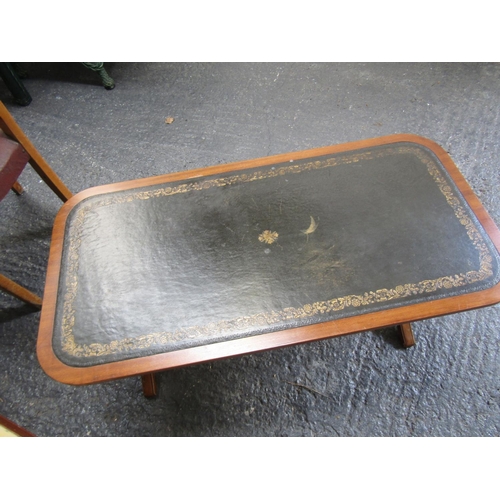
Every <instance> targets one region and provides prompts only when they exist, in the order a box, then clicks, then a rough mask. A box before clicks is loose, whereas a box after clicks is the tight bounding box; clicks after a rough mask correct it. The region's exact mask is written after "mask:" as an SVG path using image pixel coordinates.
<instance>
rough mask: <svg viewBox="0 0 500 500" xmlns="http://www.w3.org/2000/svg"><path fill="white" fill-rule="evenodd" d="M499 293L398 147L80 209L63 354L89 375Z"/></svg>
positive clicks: (473, 247) (413, 152) (439, 177)
mask: <svg viewBox="0 0 500 500" xmlns="http://www.w3.org/2000/svg"><path fill="white" fill-rule="evenodd" d="M498 281H499V256H498V253H497V251H496V249H495V248H494V246H493V244H492V243H491V241H490V239H489V238H488V236H487V235H486V233H485V232H484V230H483V228H482V226H481V225H480V224H479V223H478V221H477V220H476V218H475V215H474V214H473V213H472V211H471V210H470V209H469V207H468V205H467V203H466V202H465V200H464V199H463V197H462V195H461V194H460V193H459V191H458V190H457V189H456V187H455V186H454V184H453V182H452V180H451V179H450V178H449V176H448V174H447V172H446V171H445V169H444V168H443V167H442V165H441V164H440V162H439V160H438V159H437V157H436V156H435V155H434V154H433V153H432V152H431V151H430V150H428V149H426V148H425V147H423V146H420V145H417V144H413V143H397V144H392V145H386V146H378V147H373V148H369V149H363V150H357V151H351V152H347V153H338V154H335V155H329V156H323V157H315V158H311V159H305V160H300V161H294V162H289V163H286V164H276V165H271V166H264V167H258V168H254V169H249V170H244V171H235V172H229V173H225V174H221V175H217V176H210V177H201V178H195V179H192V180H187V181H186V180H185V181H182V182H175V183H168V184H160V185H154V186H150V187H145V188H140V189H133V190H126V191H119V192H115V193H108V194H102V195H97V196H93V197H90V198H87V199H85V200H83V201H82V202H80V203H79V204H78V205H76V206H75V207H74V208H73V210H72V212H71V213H70V215H69V217H68V219H67V225H66V235H65V245H64V251H63V260H62V268H61V278H60V288H59V295H58V303H57V310H56V321H55V333H54V337H53V343H54V344H53V347H54V352H55V353H56V355H57V356H58V357H59V358H60V359H61V360H62V361H63V362H64V363H65V364H67V365H70V366H90V365H94V364H100V363H106V362H110V361H115V360H121V359H129V358H134V357H139V356H147V355H151V354H155V353H161V352H167V351H173V350H179V349H183V348H187V347H191V346H198V345H203V344H208V343H214V342H221V341H224V340H228V339H235V338H241V337H245V336H251V335H258V334H262V333H266V332H271V331H276V330H283V329H288V328H293V327H295V326H301V325H308V324H312V323H318V322H323V321H330V320H334V319H337V318H342V317H346V316H352V315H357V314H363V313H367V312H372V311H378V310H382V309H389V308H394V307H398V306H401V305H407V304H412V303H417V302H422V301H428V300H432V299H438V298H442V297H448V296H453V295H458V294H463V293H468V292H472V291H476V290H483V289H486V288H489V287H491V286H493V285H494V284H496V283H497V282H498Z"/></svg>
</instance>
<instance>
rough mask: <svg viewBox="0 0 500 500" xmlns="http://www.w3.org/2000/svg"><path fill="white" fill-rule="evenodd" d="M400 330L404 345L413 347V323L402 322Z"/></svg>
mask: <svg viewBox="0 0 500 500" xmlns="http://www.w3.org/2000/svg"><path fill="white" fill-rule="evenodd" d="M398 328H399V332H400V333H401V337H402V339H403V347H412V346H414V345H415V337H414V336H413V329H412V327H411V323H401V324H400V325H398Z"/></svg>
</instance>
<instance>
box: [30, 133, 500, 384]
mask: <svg viewBox="0 0 500 500" xmlns="http://www.w3.org/2000/svg"><path fill="white" fill-rule="evenodd" d="M398 142H411V143H414V144H419V145H422V146H425V147H427V148H428V149H429V150H431V151H432V152H433V153H434V154H435V155H436V156H437V158H438V159H439V160H440V162H441V163H442V165H443V166H444V167H445V169H446V170H447V172H448V173H449V175H450V177H451V179H452V180H453V182H454V183H455V186H456V187H457V189H458V190H459V191H460V192H461V194H462V195H463V197H464V198H465V200H466V201H467V203H468V205H469V206H470V208H471V210H472V211H473V212H474V214H475V215H476V217H477V219H478V221H479V222H480V224H481V225H482V227H483V228H484V230H485V231H486V233H487V234H488V236H489V237H490V239H491V240H492V242H493V244H494V245H495V247H496V248H497V250H499V251H500V231H499V230H498V228H497V227H496V225H495V223H494V222H493V220H492V219H491V218H490V216H489V215H488V214H487V212H486V210H485V209H484V208H483V206H482V205H481V203H480V201H479V199H478V198H477V197H476V196H475V194H474V193H473V192H472V189H471V188H470V186H469V185H468V183H467V182H466V180H465V179H464V177H463V176H462V174H461V173H460V172H459V170H458V169H457V167H456V166H455V164H454V162H453V161H452V159H451V158H450V156H449V155H448V154H447V153H446V151H445V150H444V149H443V148H441V147H440V146H439V145H438V144H436V143H434V142H433V141H431V140H429V139H426V138H423V137H420V136H417V135H410V134H397V135H391V136H386V137H381V138H375V139H368V140H363V141H358V142H352V143H347V144H341V145H337V146H328V147H323V148H316V149H310V150H306V151H300V152H295V153H287V154H281V155H275V156H269V157H264V158H258V159H254V160H247V161H241V162H236V163H230V164H227V165H218V166H213V167H207V168H203V169H197V170H190V171H186V172H178V173H173V174H166V175H160V176H156V177H150V178H145V179H139V180H134V181H127V182H120V183H116V184H109V185H104V186H98V187H94V188H90V189H87V190H85V191H82V192H81V193H78V194H77V195H75V196H73V197H72V198H70V199H69V201H67V202H66V203H65V204H64V206H63V207H62V208H61V210H60V212H59V213H58V215H57V217H56V220H55V223H54V229H53V234H52V243H51V249H50V256H49V264H48V270H47V278H46V284H45V292H44V297H43V306H42V313H41V319H40V328H39V335H38V344H37V354H38V359H39V361H40V364H41V366H42V368H43V369H44V370H45V372H46V373H47V374H48V375H49V376H51V377H52V378H54V379H55V380H57V381H60V382H63V383H67V384H74V385H83V384H91V383H96V382H103V381H108V380H114V379H118V378H122V377H128V376H133V375H147V374H151V373H154V372H157V371H163V370H167V369H171V368H176V367H181V366H186V365H192V364H196V363H202V362H206V361H212V360H217V359H223V358H228V357H233V356H239V355H243V354H249V353H255V352H259V351H264V350H268V349H274V348H278V347H283V346H289V345H294V344H299V343H304V342H309V341H313V340H320V339H326V338H331V337H336V336H340V335H347V334H351V333H358V332H363V331H367V330H373V329H376V328H382V327H388V326H394V325H407V324H409V323H410V322H412V321H418V320H423V319H428V318H432V317H436V316H441V315H446V314H450V313H456V312H461V311H466V310H470V309H475V308H479V307H485V306H489V305H493V304H496V303H498V302H500V283H498V284H496V285H495V286H493V287H491V288H489V289H486V290H482V291H477V292H472V293H465V294H463V295H457V296H453V297H447V298H441V299H436V300H429V301H426V302H423V303H418V304H412V305H406V306H399V307H397V308H393V309H389V310H384V311H377V312H372V313H368V314H360V315H357V316H351V317H347V318H342V319H338V320H334V321H329V322H324V323H318V324H314V325H308V326H303V327H297V328H292V329H289V330H283V331H278V332H272V333H264V334H260V335H255V336H252V337H246V338H241V339H237V340H229V341H225V342H218V343H214V344H209V345H203V346H198V347H191V348H187V349H183V350H178V351H173V352H166V353H161V354H154V355H150V356H145V357H139V358H135V359H127V360H122V361H115V362H109V363H105V364H100V365H96V366H89V367H72V366H67V365H65V364H64V363H62V362H61V361H60V360H59V359H58V358H57V357H56V356H55V354H54V352H53V349H52V335H53V328H54V319H55V314H56V301H57V294H58V283H59V276H60V270H61V258H62V251H63V243H64V237H65V234H64V232H65V225H66V219H67V217H68V215H69V214H70V212H71V210H72V209H73V207H75V206H76V205H77V204H78V203H80V202H81V201H82V200H84V199H86V198H88V197H90V196H94V195H99V194H104V193H112V192H118V191H123V190H127V189H132V188H140V187H145V186H153V185H156V184H163V183H166V182H175V181H180V180H189V179H195V178H200V177H204V176H209V175H214V174H222V173H228V172H236V171H239V170H244V169H249V168H256V167H262V166H264V165H272V164H275V163H280V162H289V161H291V160H299V159H304V158H312V157H316V156H322V155H328V154H333V153H342V152H348V151H355V150H358V149H362V148H367V147H374V146H381V145H387V144H395V143H398ZM395 244H397V242H395ZM403 338H405V333H404V332H403ZM144 381H146V382H148V381H151V379H148V378H146V377H143V382H144ZM151 392H154V391H151Z"/></svg>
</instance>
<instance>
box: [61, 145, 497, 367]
mask: <svg viewBox="0 0 500 500" xmlns="http://www.w3.org/2000/svg"><path fill="white" fill-rule="evenodd" d="M403 153H411V154H414V155H416V156H417V157H418V158H419V159H420V160H421V161H422V162H423V163H424V164H425V165H426V166H427V170H428V172H429V174H430V175H431V177H432V178H433V179H434V181H435V182H436V184H437V185H438V187H439V189H440V191H441V193H442V194H443V195H444V197H445V199H446V201H447V202H448V204H449V205H450V206H451V207H452V209H453V211H454V213H455V216H456V217H457V218H458V220H459V221H460V223H461V224H462V225H463V226H464V227H465V230H466V231H467V235H468V237H469V238H470V240H471V241H472V243H473V245H474V247H475V248H476V249H477V251H478V253H479V263H480V265H479V269H478V270H471V271H468V272H465V273H460V274H456V275H454V276H443V277H441V278H437V279H430V280H424V281H420V282H418V283H410V284H404V285H398V286H396V287H395V288H389V289H388V288H383V289H380V290H376V291H369V292H365V293H364V294H362V295H346V296H344V297H338V298H333V299H330V300H325V301H320V302H314V303H312V304H306V305H304V306H302V307H287V308H285V309H283V310H281V311H272V312H270V313H260V314H256V315H252V316H245V317H241V318H237V319H234V320H227V321H219V322H213V323H209V324H207V325H205V326H193V327H189V328H183V329H181V330H178V331H174V332H155V333H151V334H145V335H140V336H138V337H132V338H127V339H123V340H113V341H111V342H110V343H107V344H101V343H92V344H78V343H77V342H76V341H75V337H74V335H73V327H74V325H75V310H74V301H75V298H76V294H77V289H78V266H79V249H80V245H81V232H82V227H83V224H84V221H85V217H86V215H87V214H88V213H89V212H90V211H91V210H93V209H95V208H99V207H103V206H108V205H114V204H119V203H128V202H131V201H135V200H145V199H149V198H157V197H160V196H172V195H176V194H182V193H187V192H190V191H199V190H204V189H210V188H214V187H222V186H229V185H231V184H237V183H246V182H253V181H258V180H262V179H269V178H272V177H277V176H282V175H289V174H298V173H302V172H306V171H309V170H315V169H321V168H328V167H334V166H337V165H343V164H349V163H357V162H359V161H361V160H370V159H375V158H380V157H384V156H387V155H395V154H403ZM77 210H78V211H77V213H76V214H75V216H74V219H73V221H72V231H73V234H72V238H71V240H70V242H69V246H68V250H67V268H66V280H65V287H66V291H65V294H64V302H63V311H62V325H61V326H62V339H61V341H62V349H63V351H64V352H66V353H68V354H69V355H71V356H74V357H78V358H82V357H95V356H97V357H98V356H105V355H111V354H117V353H123V352H127V351H128V352H130V351H133V350H138V349H148V348H151V347H154V346H161V345H167V344H169V343H172V342H175V341H181V340H190V339H196V338H201V337H202V338H204V339H206V340H209V339H210V338H212V337H213V336H214V334H217V335H220V334H221V333H224V332H231V331H235V330H236V331H241V330H242V329H247V328H250V327H254V328H255V327H269V326H272V325H276V324H278V323H281V322H286V321H291V320H297V319H305V318H310V317H313V316H317V315H323V314H328V313H330V312H334V311H342V310H344V309H346V308H349V307H362V306H367V305H370V304H377V303H382V302H387V301H392V300H395V299H400V298H404V297H410V296H416V295H421V294H425V293H430V292H435V291H437V290H441V289H452V288H457V287H461V286H465V285H468V284H472V283H477V282H480V281H483V280H485V279H488V278H489V277H491V276H492V275H493V258H492V256H491V255H490V253H489V251H488V247H487V245H486V243H485V241H484V239H483V237H482V235H481V234H480V232H479V231H478V229H477V228H476V226H475V224H474V222H473V220H472V219H471V218H470V216H469V214H468V212H467V211H466V210H465V209H464V207H463V206H462V204H461V202H460V200H459V199H458V198H457V197H456V196H455V194H454V193H453V190H452V189H451V187H450V186H449V184H448V182H447V180H446V179H445V177H444V176H443V175H442V173H441V172H440V170H439V168H438V167H437V165H436V163H435V162H434V161H433V160H432V159H431V157H430V156H429V155H427V154H425V153H423V152H422V150H421V149H420V148H419V147H415V146H402V145H401V146H395V147H391V148H383V149H382V150H379V151H376V150H375V151H373V150H372V151H364V152H360V153H352V154H349V153H347V154H345V155H343V156H336V157H332V158H327V159H322V160H312V161H309V162H305V163H300V164H293V163H290V165H286V166H280V167H277V168H274V167H270V168H267V169H266V170H260V169H258V170H255V171H254V172H245V173H235V174H233V175H228V176H224V177H219V178H216V179H204V180H199V181H190V182H187V183H185V184H180V185H177V186H171V187H159V188H153V189H149V190H146V191H136V192H132V193H123V194H114V195H113V196H110V197H106V198H99V197H97V198H96V200H95V201H94V202H92V203H89V204H87V205H85V206H83V207H81V208H80V209H77Z"/></svg>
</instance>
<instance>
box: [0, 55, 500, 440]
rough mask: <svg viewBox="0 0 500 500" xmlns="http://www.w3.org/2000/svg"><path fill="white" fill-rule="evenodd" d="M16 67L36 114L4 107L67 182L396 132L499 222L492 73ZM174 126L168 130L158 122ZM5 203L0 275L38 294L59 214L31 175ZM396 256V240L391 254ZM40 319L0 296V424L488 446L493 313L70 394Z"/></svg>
mask: <svg viewBox="0 0 500 500" xmlns="http://www.w3.org/2000/svg"><path fill="white" fill-rule="evenodd" d="M106 67H107V69H108V71H109V73H110V74H111V76H112V77H113V78H114V79H115V81H116V88H115V89H114V90H111V91H106V90H105V89H104V88H102V87H101V86H100V82H99V79H98V77H97V75H95V74H94V73H92V72H91V71H89V70H87V69H86V68H84V67H83V66H81V65H79V64H75V63H71V64H69V63H68V64H63V63H57V64H56V63H30V64H25V68H26V69H27V71H28V73H29V78H28V79H27V80H25V85H26V87H27V89H28V91H29V92H30V94H31V96H32V98H33V102H32V103H31V104H30V105H29V106H27V107H20V106H18V105H16V104H15V103H14V101H13V99H12V96H11V95H10V93H9V91H8V90H7V88H6V87H5V86H4V85H3V82H0V99H1V100H2V102H3V103H4V104H5V105H6V106H7V107H8V109H9V110H10V111H11V113H12V114H13V116H14V117H15V119H16V120H17V121H18V123H19V125H20V126H21V127H22V128H23V129H24V131H25V132H26V134H27V135H28V136H29V137H30V139H31V140H32V142H33V143H34V144H35V146H36V147H37V148H38V149H39V150H40V152H41V153H42V155H43V156H44V158H45V159H46V160H47V161H48V163H49V164H50V165H51V166H52V168H53V169H54V170H55V171H56V172H57V173H58V174H59V175H60V177H61V178H62V179H63V181H64V182H65V183H66V184H67V186H68V187H69V188H70V189H71V190H72V191H73V192H74V193H77V192H79V191H81V190H83V189H86V188H89V187H92V186H97V185H100V184H107V183H113V182H118V181H124V180H130V179H136V178H140V177H146V176H153V175H157V174H163V173H169V172H176V171H181V170H187V169H192V168H199V167H205V166H210V165H216V164H222V163H228V162H233V161H238V160H244V159H250V158H256V157H261V156H266V155H272V154H278V153H286V152H289V151H296V150H302V149H307V148H313V147H319V146H326V145H331V144H339V143H343V142H347V141H355V140H360V139H366V138H370V137H377V136H382V135H388V134H393V133H401V132H406V133H414V134H419V135H423V136H426V137H429V138H430V139H433V140H434V141H436V142H438V143H439V144H440V145H442V146H443V147H444V148H445V149H446V150H447V151H448V152H449V153H450V155H451V157H452V158H453V159H454V161H455V163H456V164H457V165H458V167H459V169H460V170H461V172H462V173H463V174H464V176H465V177H466V179H467V180H468V182H469V183H470V184H471V186H472V188H473V189H474V191H475V192H476V194H477V195H478V196H479V198H480V200H481V201H482V203H483V205H484V206H485V208H486V209H487V211H488V212H489V213H490V215H491V216H492V218H493V219H494V220H495V222H496V223H497V225H500V198H499V195H498V193H499V191H498V190H499V186H500V170H499V158H500V116H499V115H500V65H499V64H479V63H470V64H461V63H447V64H444V63H440V64H437V63H432V64H431V63H411V64H409V63H408V64H407V63H383V64H382V63H369V64H368V63H367V64H363V63H335V64H326V63H321V64H308V63H286V64H278V63H255V64H254V63H245V64H235V63H189V64H188V63H172V64H170V63H168V64H167V63H154V64H153V63H151V64H149V63H148V64H145V63H108V64H107V66H106ZM169 116H171V117H174V118H175V121H174V122H173V123H171V124H166V123H165V119H166V118H167V117H169ZM20 182H21V183H22V184H23V186H24V187H25V189H26V192H25V194H24V195H23V196H21V197H17V196H15V195H14V194H12V193H10V194H9V195H8V196H7V197H6V198H5V199H4V200H3V201H2V202H1V203H0V256H1V258H0V268H1V272H2V273H3V274H6V275H8V276H10V277H11V278H13V279H16V280H17V281H18V282H20V283H21V284H23V285H24V286H26V287H28V288H30V289H32V290H33V291H35V292H37V293H39V294H42V292H43V286H44V279H45V270H46V265H47V258H48V252H49V246H50V237H51V228H52V224H53V221H54V217H55V215H56V214H57V211H58V210H59V208H60V206H61V203H60V202H59V199H58V198H57V197H56V196H55V195H54V194H53V193H52V191H50V189H49V188H48V187H47V186H46V185H45V184H44V183H43V182H41V181H40V179H39V178H38V177H37V176H36V174H34V173H33V171H32V170H31V169H30V167H27V168H26V169H25V172H24V173H23V174H22V176H21V178H20ZM394 243H395V244H397V242H394ZM38 321H39V313H37V312H34V311H33V310H31V309H30V308H29V307H27V306H24V305H23V304H22V303H20V302H18V301H17V300H15V299H13V298H11V297H9V296H7V295H4V294H0V414H2V415H4V416H5V417H7V418H9V419H10V420H13V421H15V422H16V423H17V424H18V425H21V426H23V427H25V428H26V429H28V430H30V431H31V432H33V433H35V434H37V435H40V436H498V435H499V434H500V408H499V407H500V364H499V361H500V359H499V347H500V341H499V339H500V308H499V306H494V307H489V308H485V309H481V310H477V311H471V312H467V313H461V314H455V315H452V316H446V317H442V318H437V319H432V320H427V321H422V322H418V323H415V324H414V330H415V335H416V339H417V345H416V346H415V347H413V348H411V349H408V350H404V349H402V348H401V347H400V342H399V339H398V336H397V333H396V331H395V330H394V329H390V328H389V329H384V330H378V331H373V332H366V333H363V334H356V335H351V336H348V337H343V338H337V339H331V340H326V341H321V342H315V343H310V344H306V345H301V346H294V347H288V348H284V349H279V350H275V351H269V352H265V353H260V354H255V355H248V356H244V357H241V358H235V359H228V360H224V361H217V362H212V363H207V364H203V365H199V366H193V367H187V368H181V369H176V370H171V371H168V372H163V373H162V374H160V376H159V384H160V393H159V396H158V398H156V399H152V400H149V399H146V398H144V397H143V395H142V392H141V384H140V379H139V378H138V377H135V378H129V379H123V380H118V381H114V382H108V383H103V384H98V385H93V386H85V387H73V386H67V385H63V384H60V383H58V382H55V381H53V380H52V379H50V378H49V377H48V376H47V375H46V374H45V373H44V372H43V371H42V369H41V368H40V366H39V364H38V361H37V357H36V338H37V329H38Z"/></svg>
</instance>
